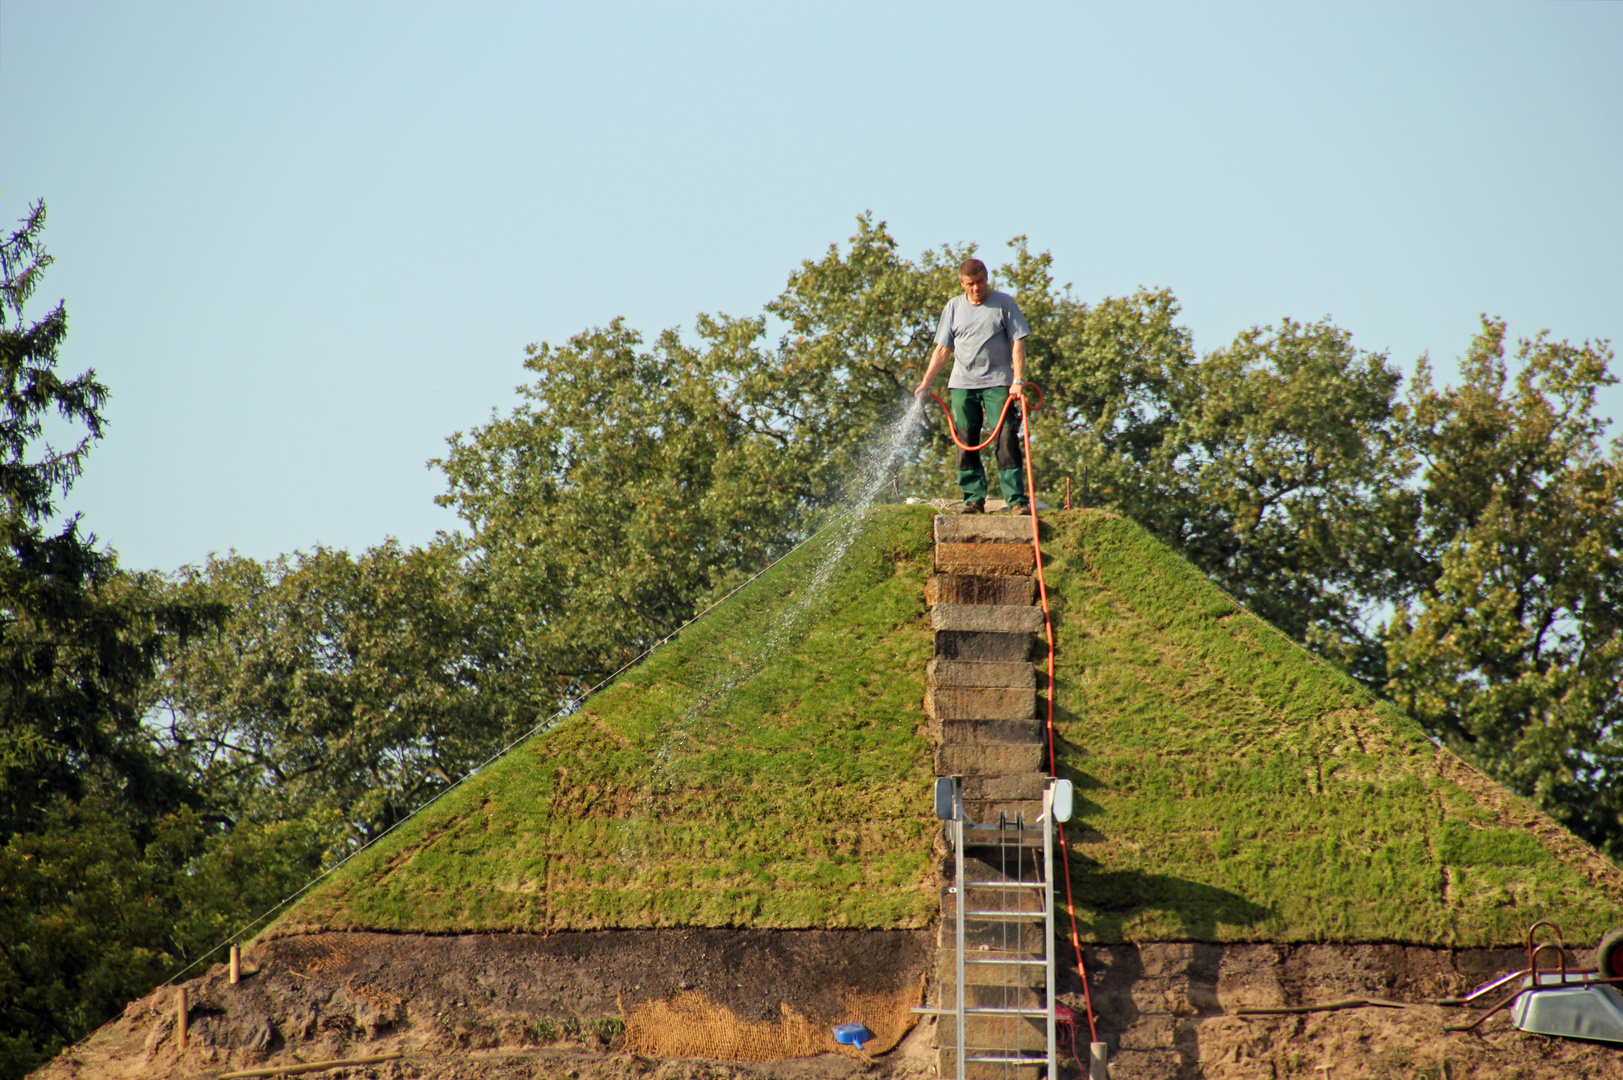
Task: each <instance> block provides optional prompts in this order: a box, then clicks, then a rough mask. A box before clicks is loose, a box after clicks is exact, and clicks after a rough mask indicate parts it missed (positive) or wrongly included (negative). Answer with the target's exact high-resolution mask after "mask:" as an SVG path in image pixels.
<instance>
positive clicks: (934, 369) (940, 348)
mask: <svg viewBox="0 0 1623 1080" xmlns="http://www.w3.org/2000/svg"><path fill="white" fill-rule="evenodd" d="M951 355H952V353H950V352H949V351H948V350H947V347H946V346H945V345H937V346H936V347H935V351H934V352H932V353H931V354H930V366H929V367H927V368H925V369H924V378H922V379H920V380H919V388H918V389H917V390H915V391H913V396H914V397H923V396H924V395H925V394H927V393H929V391H930V384H931V383H933V382H935V377H936V376H937V375H939V374H941V369H942V368H944V367H946V366H947V358H948V357H949V356H951ZM1019 355H1020V363H1019V365H1018V366H1016V367H1015V369H1014V370H1015V371H1019V370H1020V369H1021V367H1023V366H1024V365H1025V356H1026V354H1025V350H1024V349H1022V350H1021V351H1020V354H1019Z"/></svg>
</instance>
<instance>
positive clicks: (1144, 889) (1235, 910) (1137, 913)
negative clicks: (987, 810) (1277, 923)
mask: <svg viewBox="0 0 1623 1080" xmlns="http://www.w3.org/2000/svg"><path fill="white" fill-rule="evenodd" d="M1071 885H1072V887H1073V888H1074V889H1075V890H1076V893H1075V895H1076V905H1077V914H1078V915H1079V916H1082V917H1083V918H1085V919H1087V922H1088V930H1089V931H1091V932H1092V934H1093V935H1094V937H1095V938H1097V939H1098V940H1100V941H1121V940H1124V934H1123V929H1124V927H1125V926H1126V924H1127V922H1128V921H1129V920H1131V919H1135V918H1140V917H1142V916H1143V915H1144V914H1146V913H1148V912H1152V911H1155V912H1160V913H1161V914H1162V915H1164V916H1166V917H1168V918H1170V919H1171V920H1173V921H1175V922H1176V923H1177V924H1178V927H1179V930H1180V932H1179V934H1178V937H1179V938H1181V939H1183V940H1189V941H1212V940H1215V939H1216V938H1217V936H1218V927H1219V926H1230V927H1236V926H1255V925H1256V924H1257V923H1260V922H1263V921H1265V920H1267V919H1270V918H1272V917H1273V914H1274V912H1273V909H1272V908H1270V907H1266V906H1264V905H1262V904H1257V903H1254V902H1252V901H1250V900H1247V899H1246V898H1245V897H1243V896H1241V895H1240V894H1239V893H1234V892H1230V891H1229V890H1227V889H1219V888H1217V887H1216V886H1213V885H1206V884H1202V883H1201V882H1198V881H1190V880H1189V879H1188V878H1180V877H1173V876H1172V875H1171V874H1151V873H1145V872H1143V871H1139V870H1108V869H1103V868H1100V867H1097V866H1074V865H1073V867H1072V872H1071Z"/></svg>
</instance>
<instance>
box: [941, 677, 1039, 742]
mask: <svg viewBox="0 0 1623 1080" xmlns="http://www.w3.org/2000/svg"><path fill="white" fill-rule="evenodd" d="M924 715H925V716H926V717H927V718H929V719H930V720H931V721H932V722H935V723H938V724H939V723H945V722H948V721H952V720H1030V721H1033V722H1035V721H1036V719H1037V691H1035V690H1027V689H1026V688H1024V687H1020V686H932V687H931V688H930V689H928V690H926V691H925V692H924ZM933 734H934V735H935V737H936V738H937V739H941V738H944V737H950V733H947V732H942V731H939V730H937V731H934V732H933ZM971 737H972V736H971Z"/></svg>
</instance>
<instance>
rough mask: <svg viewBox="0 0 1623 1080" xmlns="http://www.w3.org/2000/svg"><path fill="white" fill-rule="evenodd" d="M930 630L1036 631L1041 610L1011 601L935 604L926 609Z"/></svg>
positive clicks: (1041, 618) (1039, 622)
mask: <svg viewBox="0 0 1623 1080" xmlns="http://www.w3.org/2000/svg"><path fill="white" fill-rule="evenodd" d="M930 627H931V628H932V629H934V630H992V631H997V632H999V633H1017V632H1020V631H1025V632H1026V633H1029V634H1040V633H1042V630H1043V611H1042V608H1037V607H1030V606H1026V607H1019V606H1016V605H1014V604H937V605H936V606H935V607H933V608H931V609H930Z"/></svg>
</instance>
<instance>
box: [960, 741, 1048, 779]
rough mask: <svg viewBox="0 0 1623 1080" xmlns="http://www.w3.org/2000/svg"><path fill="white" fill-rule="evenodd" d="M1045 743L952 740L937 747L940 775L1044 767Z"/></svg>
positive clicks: (997, 773)
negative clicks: (956, 741)
mask: <svg viewBox="0 0 1623 1080" xmlns="http://www.w3.org/2000/svg"><path fill="white" fill-rule="evenodd" d="M1045 756H1046V751H1045V749H1044V747H1043V744H1042V743H1038V742H1029V743H1004V742H978V743H949V744H946V745H943V746H938V747H936V748H935V771H936V775H937V776H1003V775H1005V774H1007V773H1023V772H1031V771H1032V770H1034V769H1037V768H1040V767H1041V766H1042V763H1043V758H1044V757H1045Z"/></svg>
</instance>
